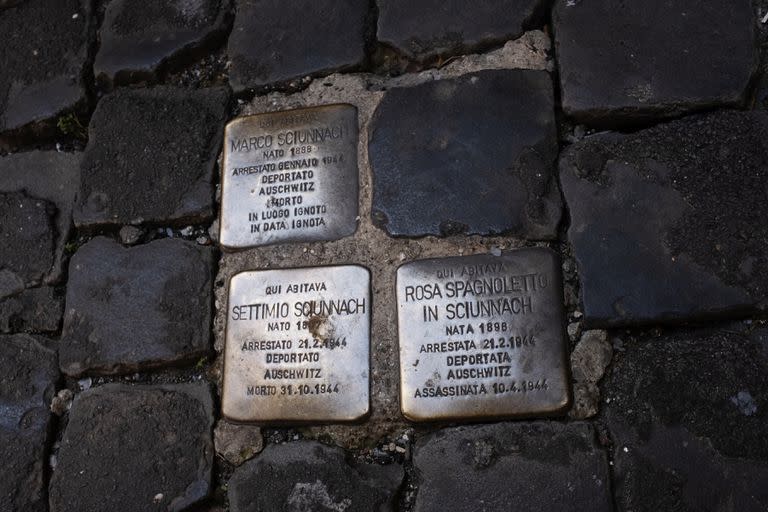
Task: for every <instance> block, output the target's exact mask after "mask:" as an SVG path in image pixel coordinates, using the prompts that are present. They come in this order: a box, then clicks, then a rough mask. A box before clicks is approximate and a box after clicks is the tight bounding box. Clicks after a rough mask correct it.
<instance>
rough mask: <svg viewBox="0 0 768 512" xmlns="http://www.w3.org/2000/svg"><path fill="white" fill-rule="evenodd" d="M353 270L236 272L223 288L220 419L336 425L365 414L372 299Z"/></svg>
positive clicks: (364, 278)
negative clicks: (225, 297) (224, 322)
mask: <svg viewBox="0 0 768 512" xmlns="http://www.w3.org/2000/svg"><path fill="white" fill-rule="evenodd" d="M370 280H371V278H370V273H369V272H368V269H366V268H364V267H359V266H356V265H347V266H337V267H314V268H297V269H283V270H262V271H251V272H241V273H239V274H236V275H235V276H233V277H232V279H231V280H230V282H229V303H228V306H227V333H226V346H225V353H224V391H223V396H222V409H223V413H224V416H225V417H226V418H227V419H230V420H233V421H242V422H246V421H251V422H259V423H281V422H283V423H294V422H342V421H354V420H358V419H361V418H362V417H364V416H366V415H367V414H368V409H369V403H370V401H369V384H368V380H369V379H368V378H369V373H370V348H369V346H370V318H371V292H370Z"/></svg>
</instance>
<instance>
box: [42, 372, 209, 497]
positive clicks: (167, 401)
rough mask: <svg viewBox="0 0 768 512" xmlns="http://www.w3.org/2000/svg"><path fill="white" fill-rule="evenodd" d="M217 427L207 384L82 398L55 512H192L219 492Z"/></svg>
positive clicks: (53, 492) (97, 392)
mask: <svg viewBox="0 0 768 512" xmlns="http://www.w3.org/2000/svg"><path fill="white" fill-rule="evenodd" d="M212 428H213V400H212V399H211V393H210V390H209V389H208V385H207V384H179V385H165V386H128V385H121V384H108V385H105V386H101V387H98V388H94V389H91V390H88V391H85V392H83V393H81V394H80V395H79V396H78V397H77V398H76V399H75V402H74V404H73V405H72V409H71V411H70V413H69V424H68V425H67V430H66V431H65V433H64V438H63V439H62V441H61V449H60V450H59V453H58V456H57V458H58V464H57V466H56V469H55V471H54V472H53V477H52V479H51V485H50V510H51V512H69V511H72V510H83V511H85V510H87V511H89V512H112V511H115V510H137V511H138V510H141V511H155V510H156V511H161V510H162V511H181V510H185V509H187V508H188V507H189V506H190V505H193V504H195V503H197V502H199V501H200V500H202V499H204V498H205V497H207V496H208V494H209V493H210V491H211V472H212V464H213V442H212V440H211V430H212Z"/></svg>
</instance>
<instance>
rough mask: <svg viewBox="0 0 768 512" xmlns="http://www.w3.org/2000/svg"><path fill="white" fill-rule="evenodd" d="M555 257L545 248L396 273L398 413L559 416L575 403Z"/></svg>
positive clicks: (426, 417) (427, 417)
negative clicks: (398, 347)
mask: <svg viewBox="0 0 768 512" xmlns="http://www.w3.org/2000/svg"><path fill="white" fill-rule="evenodd" d="M562 295H563V291H562V283H561V276H560V264H559V261H558V257H557V256H556V255H555V253H553V252H552V251H550V250H548V249H544V248H534V249H523V250H518V251H510V252H505V253H502V254H501V255H500V256H493V255H489V254H487V255H475V256H462V257H452V258H437V259H429V260H422V261H415V262H412V263H407V264H405V265H403V266H401V267H400V268H399V269H398V271H397V303H398V332H399V343H400V404H401V409H402V412H403V414H404V415H405V416H406V417H407V418H408V419H410V420H412V421H436V420H479V419H485V418H502V417H531V416H537V415H555V414H558V413H560V412H562V411H563V410H564V409H565V408H566V407H567V406H568V404H569V396H570V389H569V379H568V366H567V360H566V346H565V339H566V338H565V330H564V322H565V315H564V311H563V305H562V303H563V300H562Z"/></svg>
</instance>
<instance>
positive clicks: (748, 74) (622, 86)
mask: <svg viewBox="0 0 768 512" xmlns="http://www.w3.org/2000/svg"><path fill="white" fill-rule="evenodd" d="M552 18H553V27H554V32H555V50H556V52H557V60H558V67H559V69H560V87H561V89H562V96H563V110H564V111H565V113H566V114H568V115H570V116H574V117H575V118H576V119H577V120H578V121H579V122H582V123H594V124H598V125H614V126H615V125H617V124H622V123H627V122H643V121H649V120H651V119H658V118H665V117H675V116H679V115H681V114H683V113H686V112H690V111H693V110H700V109H707V108H712V107H718V106H732V107H737V106H744V105H745V103H746V100H747V94H748V87H749V85H750V82H751V80H752V75H753V74H754V72H755V71H756V70H757V65H758V52H757V41H756V37H755V29H754V26H755V18H754V15H753V12H752V5H751V2H750V0H702V1H699V2H696V3H695V4H688V3H670V2H667V1H666V0H646V1H645V2H642V3H639V2H616V1H615V0H589V1H583V0H558V1H557V4H556V6H555V8H554V11H553V15H552Z"/></svg>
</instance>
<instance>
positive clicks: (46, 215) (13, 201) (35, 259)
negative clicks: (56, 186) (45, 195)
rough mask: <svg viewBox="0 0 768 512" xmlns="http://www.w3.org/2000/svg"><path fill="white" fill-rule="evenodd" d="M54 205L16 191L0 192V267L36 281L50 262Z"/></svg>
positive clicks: (49, 266)
mask: <svg viewBox="0 0 768 512" xmlns="http://www.w3.org/2000/svg"><path fill="white" fill-rule="evenodd" d="M55 211H56V210H55V208H54V206H53V205H52V204H51V203H49V202H48V201H45V200H42V199H38V198H35V197H29V196H27V195H25V194H23V193H20V192H14V193H10V194H4V193H0V219H3V223H2V226H1V227H0V269H2V270H4V271H6V272H11V273H13V274H14V275H15V276H17V277H18V279H19V280H20V281H21V282H23V283H25V284H26V283H32V284H37V283H40V282H41V281H42V280H43V276H44V275H45V274H46V272H48V271H49V270H50V269H51V267H52V266H53V258H54V254H53V252H54V251H53V246H54V238H55V236H56V229H55V227H54V223H53V215H54V214H55Z"/></svg>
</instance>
